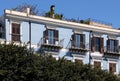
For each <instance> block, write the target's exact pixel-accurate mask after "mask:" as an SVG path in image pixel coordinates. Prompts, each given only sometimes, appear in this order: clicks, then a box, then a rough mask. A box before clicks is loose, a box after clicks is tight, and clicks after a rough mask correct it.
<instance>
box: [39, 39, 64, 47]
mask: <svg viewBox="0 0 120 81" xmlns="http://www.w3.org/2000/svg"><path fill="white" fill-rule="evenodd" d="M57 40H58V39H57V38H52V37H46V38H45V37H42V38H41V39H40V41H39V43H38V46H39V47H41V46H42V45H48V46H56V47H61V48H62V47H63V42H64V39H62V40H58V41H57Z"/></svg>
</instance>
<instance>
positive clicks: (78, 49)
mask: <svg viewBox="0 0 120 81" xmlns="http://www.w3.org/2000/svg"><path fill="white" fill-rule="evenodd" d="M72 43H73V42H72V41H70V42H69V43H68V45H67V48H68V49H69V51H70V52H71V53H75V54H85V52H87V51H88V45H87V44H86V45H85V44H84V43H82V42H81V43H80V46H77V45H73V44H72Z"/></svg>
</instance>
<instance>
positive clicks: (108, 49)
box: [107, 39, 110, 52]
mask: <svg viewBox="0 0 120 81" xmlns="http://www.w3.org/2000/svg"><path fill="white" fill-rule="evenodd" d="M107 52H110V39H108V40H107Z"/></svg>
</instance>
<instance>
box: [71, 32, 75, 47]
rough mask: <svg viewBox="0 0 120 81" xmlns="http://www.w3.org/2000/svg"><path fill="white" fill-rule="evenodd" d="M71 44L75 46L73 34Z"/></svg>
mask: <svg viewBox="0 0 120 81" xmlns="http://www.w3.org/2000/svg"><path fill="white" fill-rule="evenodd" d="M71 45H72V46H73V47H75V34H73V35H72V41H71Z"/></svg>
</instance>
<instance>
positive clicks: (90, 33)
mask: <svg viewBox="0 0 120 81" xmlns="http://www.w3.org/2000/svg"><path fill="white" fill-rule="evenodd" d="M91 35H92V31H90V32H89V65H90V64H91Z"/></svg>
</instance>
